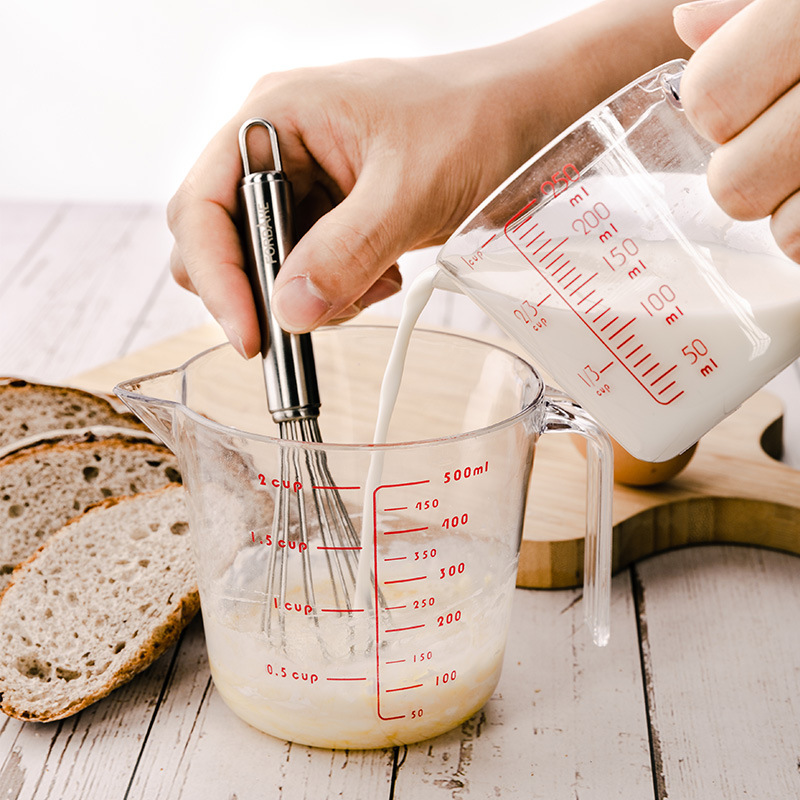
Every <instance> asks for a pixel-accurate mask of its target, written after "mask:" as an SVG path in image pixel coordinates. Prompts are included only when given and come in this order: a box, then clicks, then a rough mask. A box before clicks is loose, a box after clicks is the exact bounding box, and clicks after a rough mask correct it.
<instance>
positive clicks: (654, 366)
mask: <svg viewBox="0 0 800 800" xmlns="http://www.w3.org/2000/svg"><path fill="white" fill-rule="evenodd" d="M660 365H661V362H660V361H656V363H655V364H653V366H652V367H650V369H648V370H647V371H646V372H643V373H642V377H643V378H644V377H645V376H646V375H649V374H650V373H651V372H652V371H653V370H654V369H655V368H656V367H658V366H660Z"/></svg>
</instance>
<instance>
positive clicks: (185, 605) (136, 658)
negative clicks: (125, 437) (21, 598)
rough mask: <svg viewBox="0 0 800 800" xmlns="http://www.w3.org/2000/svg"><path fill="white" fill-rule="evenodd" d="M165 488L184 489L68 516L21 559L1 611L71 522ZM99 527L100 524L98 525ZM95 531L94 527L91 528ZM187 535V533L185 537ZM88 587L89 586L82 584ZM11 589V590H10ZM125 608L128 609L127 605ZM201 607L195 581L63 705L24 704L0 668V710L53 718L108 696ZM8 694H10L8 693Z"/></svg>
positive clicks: (0, 599) (0, 598)
mask: <svg viewBox="0 0 800 800" xmlns="http://www.w3.org/2000/svg"><path fill="white" fill-rule="evenodd" d="M165 492H183V489H182V487H180V486H166V487H163V488H162V489H158V490H156V491H154V492H147V493H143V494H138V495H133V496H130V497H110V498H107V499H105V500H102V501H100V502H98V503H97V504H95V505H94V506H92V508H90V509H89V510H87V511H85V512H84V513H83V514H81V515H80V516H78V517H75V518H74V519H72V520H70V521H69V522H68V523H67V524H66V525H65V526H64V527H63V528H61V529H60V530H59V531H58V532H57V533H55V534H54V535H53V536H51V537H50V538H49V539H48V540H47V541H46V542H45V543H44V544H43V545H42V546H41V547H40V548H39V549H38V550H37V551H36V552H35V553H34V554H33V555H32V556H31V557H30V558H28V559H27V560H26V561H24V562H23V563H21V564H20V565H19V566H18V567H17V568H16V569H15V570H14V572H13V574H12V577H11V582H10V583H9V584H8V585H7V586H6V587H5V589H4V590H3V591H2V594H0V611H4V610H5V608H4V606H3V603H7V602H11V600H13V592H12V590H13V589H14V587H17V588H19V587H20V586H21V584H22V582H23V581H24V580H25V578H26V576H27V575H28V574H30V573H31V572H32V571H33V570H34V569H35V568H36V565H37V562H38V561H40V560H41V559H42V558H43V557H44V556H45V555H46V554H48V553H49V552H50V551H51V550H53V549H56V548H59V547H60V546H61V544H62V542H63V541H64V540H68V539H69V538H70V536H71V535H72V534H73V532H74V530H75V528H74V526H75V525H77V524H78V523H81V524H83V525H88V524H89V523H91V522H93V521H95V522H96V521H97V520H99V519H100V518H99V517H98V516H97V515H99V514H103V513H104V512H105V511H106V510H107V509H110V508H112V507H114V506H118V505H120V504H129V503H137V502H138V503H141V502H142V501H143V500H146V499H147V498H150V497H156V496H158V495H161V494H163V493H165ZM87 520H88V521H89V522H87ZM100 527H102V525H100ZM93 532H94V533H96V531H93ZM187 538H188V537H187ZM187 558H188V559H189V560H190V561H191V553H190V552H189V549H188V547H187ZM83 588H84V589H85V590H86V591H89V590H90V588H91V587H83ZM10 593H11V594H10ZM126 610H127V609H126ZM199 610H200V595H199V591H198V588H197V583H196V580H195V583H194V585H193V587H192V588H191V589H190V590H189V591H188V592H187V593H186V594H184V595H183V596H181V597H179V598H178V599H177V601H176V602H175V604H174V607H173V608H171V609H170V611H169V612H168V613H167V614H166V615H165V616H164V617H163V619H161V621H160V622H159V623H158V624H157V625H156V627H155V628H154V629H153V630H152V631H151V633H150V635H149V636H148V637H147V638H146V639H143V640H142V641H141V642H140V643H139V644H138V646H137V647H136V648H135V649H132V650H131V652H130V653H129V654H128V657H127V659H126V660H125V661H124V662H123V663H122V664H121V665H120V666H119V667H118V668H117V669H115V671H114V672H113V673H112V674H111V675H110V676H107V677H105V678H104V680H103V682H102V683H101V684H99V685H98V686H97V687H96V688H93V689H91V690H90V691H88V692H86V693H85V694H83V695H81V696H80V697H76V698H75V699H73V700H71V701H70V702H68V703H66V704H65V705H60V706H57V707H55V708H48V709H45V710H41V711H37V710H30V709H26V708H24V707H23V706H22V705H21V704H19V702H18V701H15V700H14V694H15V692H14V691H13V690H9V688H8V682H7V679H6V678H5V676H4V675H3V674H2V672H1V671H0V710H2V711H3V712H4V713H5V714H7V715H8V716H10V717H14V718H15V719H19V720H22V721H26V722H52V721H55V720H59V719H64V718H65V717H69V716H72V715H73V714H76V713H77V712H78V711H81V710H82V709H84V708H86V707H87V706H89V705H91V704H93V703H95V702H97V701H98V700H101V699H102V698H104V697H107V696H108V695H109V694H110V693H111V692H113V691H114V690H115V689H117V688H119V687H120V686H122V685H124V684H125V683H127V682H128V681H130V680H131V679H132V678H133V677H135V676H136V675H138V674H139V673H140V672H142V671H143V670H144V669H146V668H147V667H148V666H150V665H151V664H152V663H153V662H154V661H155V660H156V659H157V658H158V657H159V656H161V655H162V654H163V653H164V652H165V651H166V650H167V649H168V648H169V647H171V646H172V645H173V644H174V643H175V642H176V641H177V640H178V638H179V636H180V634H181V632H182V631H183V630H184V628H185V627H186V626H187V625H188V624H189V623H190V622H191V620H192V619H193V618H194V617H195V615H196V614H197V612H198V611H199ZM9 695H11V697H9Z"/></svg>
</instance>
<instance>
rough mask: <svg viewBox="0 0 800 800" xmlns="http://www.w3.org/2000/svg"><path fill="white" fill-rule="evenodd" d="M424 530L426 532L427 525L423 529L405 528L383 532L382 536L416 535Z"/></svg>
mask: <svg viewBox="0 0 800 800" xmlns="http://www.w3.org/2000/svg"><path fill="white" fill-rule="evenodd" d="M426 530H428V526H427V525H426V526H425V527H424V528H406V529H405V530H401V531H383V535H384V536H394V535H395V534H397V533H418V532H419V531H426Z"/></svg>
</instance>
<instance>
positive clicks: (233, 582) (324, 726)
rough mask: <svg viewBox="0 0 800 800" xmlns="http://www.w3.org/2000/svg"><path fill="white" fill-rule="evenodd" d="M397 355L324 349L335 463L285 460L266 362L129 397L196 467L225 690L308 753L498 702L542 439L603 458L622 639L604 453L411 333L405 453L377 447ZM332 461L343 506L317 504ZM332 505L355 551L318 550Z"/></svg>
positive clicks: (521, 366)
mask: <svg viewBox="0 0 800 800" xmlns="http://www.w3.org/2000/svg"><path fill="white" fill-rule="evenodd" d="M393 338H394V329H392V328H372V327H361V326H343V327H340V328H330V329H323V330H320V331H317V332H315V333H314V334H313V339H314V349H315V355H316V361H317V372H318V379H319V383H320V393H321V396H322V399H323V406H322V413H321V415H320V426H321V430H322V436H323V441H324V442H325V444H320V443H302V442H294V441H287V440H278V439H276V438H275V434H276V429H275V425H274V423H273V422H272V419H271V417H270V415H269V413H268V411H267V408H266V398H265V396H264V390H263V377H262V375H261V366H260V364H259V363H258V360H257V359H254V360H252V361H250V362H245V361H243V360H242V359H241V358H240V357H239V356H238V355H237V354H236V353H235V352H234V350H233V349H232V348H231V347H229V346H227V345H225V346H221V347H218V348H215V349H212V350H209V351H206V352H205V353H202V354H200V355H199V356H197V357H195V358H194V359H192V360H191V361H189V362H187V363H186V364H185V365H183V366H182V367H180V368H179V369H176V370H173V371H170V372H166V373H160V374H157V375H152V376H147V377H144V378H138V379H135V380H132V381H129V382H126V383H123V384H120V385H119V386H118V387H117V389H116V391H117V393H118V395H119V396H120V397H121V398H122V399H123V400H124V401H125V402H126V403H127V404H128V406H129V407H130V408H131V409H132V410H133V411H134V412H135V413H136V414H137V415H139V417H140V418H141V419H142V420H143V421H144V422H145V423H146V424H148V425H149V426H150V427H151V428H152V429H153V430H154V431H155V432H156V433H158V434H159V435H160V436H161V437H162V438H163V439H165V441H166V442H167V443H168V444H169V445H170V446H171V447H172V448H173V449H174V450H175V452H176V453H177V454H178V457H179V461H180V465H181V469H182V473H183V476H184V482H185V485H186V488H187V490H188V501H189V509H190V525H191V532H192V542H193V547H194V551H195V556H196V563H197V571H198V580H199V587H200V595H201V603H202V613H203V622H204V627H205V633H206V640H207V646H208V653H209V661H210V665H211V671H212V675H213V678H214V682H215V685H216V687H217V689H218V690H219V692H220V694H221V695H222V697H223V698H224V700H225V701H226V703H227V704H228V705H229V706H230V707H231V708H232V709H233V710H234V711H235V713H236V714H238V715H239V716H240V717H241V718H242V719H244V720H246V721H247V722H249V723H251V724H252V725H254V726H255V727H257V728H259V729H261V730H263V731H266V732H268V733H270V734H273V735H275V736H278V737H281V738H285V739H289V740H292V741H296V742H301V743H305V744H310V745H316V746H322V747H340V748H369V747H383V746H388V745H394V744H400V743H410V742H414V741H419V740H422V739H426V738H429V737H432V736H435V735H437V734H439V733H442V732H444V731H446V730H448V729H450V728H452V727H454V726H456V725H458V724H459V723H460V722H462V721H463V720H465V719H467V718H468V717H469V716H470V715H472V714H473V713H474V712H475V711H477V710H478V709H479V708H480V707H481V706H482V705H483V704H484V703H485V702H486V701H487V700H488V698H489V697H490V695H491V694H492V691H493V690H494V688H495V685H496V683H497V681H498V679H499V675H500V670H501V665H502V659H503V651H504V647H505V641H506V635H507V630H508V625H509V614H510V606H511V601H512V596H513V590H514V585H515V577H516V566H517V556H518V552H519V547H520V539H521V533H522V523H523V515H524V507H525V499H526V494H527V491H528V480H529V475H530V470H531V466H532V462H533V456H534V450H535V446H536V441H537V439H538V437H539V435H540V434H541V433H547V432H550V431H554V432H561V431H565V432H572V433H578V434H581V435H582V436H584V437H587V441H588V443H589V445H590V446H589V451H590V453H591V457H590V459H589V468H588V477H589V481H588V484H589V485H588V492H587V494H588V504H587V540H586V551H585V554H586V563H585V570H584V571H585V575H584V579H585V591H584V602H585V603H586V615H587V621H588V622H589V624H590V627H591V629H592V631H593V635H594V638H595V641H596V642H597V643H600V644H604V643H605V641H606V640H607V638H608V602H609V601H608V591H609V580H610V555H611V538H610V536H611V519H610V501H611V496H610V493H611V469H612V465H611V458H610V450H609V441H608V438H607V437H606V436H605V434H604V433H602V432H600V431H598V430H597V428H596V425H595V424H594V423H593V421H592V420H591V419H590V418H588V417H587V416H586V415H585V414H584V413H583V412H582V411H581V410H580V409H578V408H577V407H576V406H574V404H572V403H571V402H570V401H568V400H566V399H563V398H561V397H560V396H558V395H552V394H550V393H548V391H547V390H546V388H545V386H544V384H543V382H542V380H541V378H540V377H539V376H538V374H537V373H536V372H535V371H534V369H533V368H532V367H531V366H530V365H528V364H527V363H526V362H525V361H523V360H522V359H520V358H518V357H517V356H515V355H513V354H511V353H509V352H508V351H505V350H503V349H500V348H497V347H494V346H492V345H490V344H486V343H483V342H479V341H475V340H471V339H466V338H463V337H459V336H455V335H450V334H444V333H433V332H428V331H414V333H413V335H412V337H411V345H410V348H409V352H408V356H407V362H406V367H405V372H404V376H403V381H402V384H401V388H400V393H399V396H398V400H397V405H396V408H395V411H394V414H393V415H392V422H391V427H390V429H389V436H388V440H387V441H388V443H387V444H386V445H379V446H373V445H370V444H364V443H365V442H370V441H371V440H372V435H373V432H374V425H375V418H376V411H377V398H378V392H379V386H380V382H381V377H382V373H383V369H384V367H385V365H386V361H387V358H388V355H389V351H390V348H391V344H392V340H393ZM378 451H379V452H380V455H381V457H382V459H383V464H382V470H381V472H380V475H379V478H378V479H377V480H376V481H375V482H374V483H373V484H372V485H367V484H366V483H365V481H366V478H367V475H368V473H369V469H370V466H371V461H372V458H373V454H374V453H375V452H378ZM319 454H323V456H324V458H325V461H326V467H327V470H328V472H329V474H330V475H332V476H333V477H334V480H335V482H336V485H335V486H330V485H329V486H318V485H314V480H315V474H314V463H315V458H316V457H317V456H319ZM287 464H288V465H290V469H289V470H288V471H287ZM564 491H565V492H570V491H574V487H569V486H565V487H564ZM282 497H283V499H282ZM332 497H335V498H336V499H337V501H338V500H340V501H341V502H342V503H343V504H344V505H345V507H346V510H347V513H348V516H349V518H350V519H351V521H352V522H353V526H354V529H355V530H356V532H357V536H356V538H355V540H353V539H348V538H347V537H344V538H340V539H335V538H334V539H332V538H331V537H330V536H328V535H326V534H325V532H324V531H323V530H322V526H321V525H320V524H319V522H318V520H319V516H320V508H321V507H324V505H325V503H327V502H330V501H331V498H332ZM283 500H288V503H287V504H286V505H285V506H282V503H283ZM365 500H366V502H365ZM279 505H280V506H281V507H283V508H284V509H285V511H284V512H281V513H276V508H278V506H279ZM284 513H285V514H286V515H287V516H288V521H285V520H283V519H282V518H281V517H282V515H283V514H284ZM284 523H285V524H284ZM360 563H366V566H367V575H368V578H369V579H368V582H367V586H366V591H357V590H356V575H357V573H358V566H359V564H360ZM270 576H275V577H276V580H272V581H271V579H270ZM524 633H525V634H526V635H527V634H530V635H535V631H530V632H524Z"/></svg>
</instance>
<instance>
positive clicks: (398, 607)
mask: <svg viewBox="0 0 800 800" xmlns="http://www.w3.org/2000/svg"><path fill="white" fill-rule="evenodd" d="M401 608H408V606H405V605H403V606H386V610H387V611H398V610H399V609H401Z"/></svg>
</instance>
